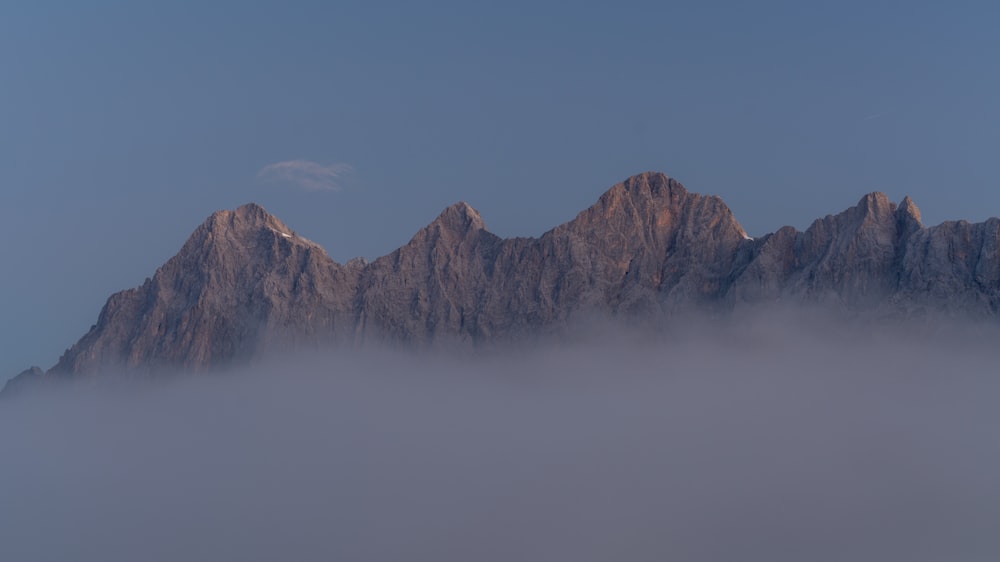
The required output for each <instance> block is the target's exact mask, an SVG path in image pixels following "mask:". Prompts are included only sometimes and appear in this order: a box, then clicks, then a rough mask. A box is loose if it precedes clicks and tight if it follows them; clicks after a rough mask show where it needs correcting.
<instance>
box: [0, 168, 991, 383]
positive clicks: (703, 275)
mask: <svg viewBox="0 0 1000 562" xmlns="http://www.w3.org/2000/svg"><path fill="white" fill-rule="evenodd" d="M776 302H783V303H791V304H793V305H797V304H812V305H821V306H832V307H835V308H836V309H838V310H845V311H852V312H856V313H864V314H876V315H879V314H885V315H904V316H915V315H920V314H925V313H927V312H929V311H947V312H949V313H952V314H958V313H961V314H971V315H974V316H980V317H983V316H996V315H997V314H998V311H1000V219H990V220H989V221H986V222H985V223H980V224H969V223H967V222H964V221H959V222H948V223H944V224H941V225H939V226H935V227H930V228H926V227H924V226H923V224H922V223H921V218H920V211H919V209H917V207H916V205H915V204H914V203H913V201H912V200H910V198H908V197H907V198H905V199H904V200H903V201H902V202H901V203H900V204H899V205H898V206H897V205H895V204H893V203H892V202H890V201H889V200H888V198H887V197H886V196H885V195H884V194H881V193H872V194H869V195H866V196H865V197H863V198H862V199H861V200H860V201H859V202H858V204H857V205H855V206H854V207H851V208H850V209H847V210H846V211H844V212H842V213H839V214H836V215H829V216H826V217H824V218H822V219H819V220H817V221H815V222H814V223H813V224H812V225H811V226H810V227H809V228H808V229H806V230H805V231H804V232H800V231H797V230H796V229H794V228H792V227H784V228H782V229H780V230H778V231H777V232H775V233H773V234H769V235H766V236H763V237H760V238H758V239H756V240H754V239H751V238H750V237H748V236H747V235H746V233H745V232H744V230H743V228H742V227H741V226H740V224H739V222H737V220H736V218H735V217H734V216H733V214H732V212H731V211H730V210H729V208H728V207H726V205H725V203H723V202H722V200H721V199H719V198H718V197H713V196H703V195H698V194H694V193H690V192H688V191H687V190H686V189H685V188H684V187H683V186H682V185H681V184H680V183H678V182H677V181H675V180H673V179H671V178H668V177H667V176H665V175H663V174H659V173H645V174H640V175H637V176H634V177H632V178H629V179H627V180H626V181H624V182H623V183H621V184H618V185H616V186H614V187H612V188H611V189H610V190H609V191H607V192H606V193H605V194H604V195H602V196H601V198H600V199H599V200H598V201H597V203H596V204H594V205H593V206H592V207H590V208H588V209H586V210H584V211H583V212H581V213H580V214H579V215H578V216H577V217H576V218H575V219H573V220H571V221H569V222H567V223H565V224H563V225H560V226H558V227H556V228H554V229H552V230H550V231H549V232H546V233H545V234H543V235H542V236H541V237H539V238H512V239H501V238H499V237H497V236H496V235H494V234H492V233H490V232H489V231H488V230H487V228H486V225H485V223H484V222H483V219H482V217H480V215H479V213H478V212H477V211H476V210H475V209H473V208H472V207H470V206H469V205H468V204H466V203H457V204H455V205H452V206H451V207H448V208H447V209H445V210H444V211H443V212H442V213H441V215H440V216H439V217H438V218H437V219H435V220H434V221H433V222H431V223H430V224H429V225H428V226H427V227H425V228H423V229H422V230H420V232H418V233H417V234H416V235H415V236H414V237H413V238H412V239H411V240H410V241H409V242H408V243H407V244H406V245H405V246H403V247H401V248H399V249H398V250H396V251H394V252H392V253H391V254H389V255H387V256H384V257H381V258H378V259H376V260H374V261H373V262H371V263H368V262H367V261H365V260H364V259H354V260H351V261H349V262H347V263H346V264H343V265H342V264H338V263H336V262H334V261H333V260H332V259H330V257H329V256H328V255H327V254H326V252H325V251H323V249H322V248H320V247H319V246H317V245H316V244H314V243H312V242H310V241H308V240H306V239H305V238H302V237H301V236H299V235H298V234H296V233H295V232H294V231H292V230H291V229H289V228H288V227H287V226H286V225H285V224H284V223H282V222H281V221H280V220H278V219H277V218H275V217H273V216H271V215H269V214H268V213H267V212H266V211H265V210H264V209H263V208H261V207H260V206H258V205H255V204H249V205H244V206H243V207H240V208H238V209H236V210H235V211H220V212H217V213H214V214H213V215H212V216H210V217H209V218H208V220H206V221H205V223H204V224H202V225H201V226H200V227H199V228H198V229H197V230H196V231H195V232H194V233H193V234H192V236H191V237H190V239H189V240H188V241H187V242H186V243H185V244H184V247H183V248H181V251H180V252H179V253H178V254H177V255H176V256H175V257H173V258H172V259H170V260H169V261H168V262H167V263H166V264H164V265H163V266H162V267H161V268H160V269H159V270H157V272H156V273H155V274H154V275H153V277H151V278H150V279H147V280H146V282H145V283H144V284H143V285H142V286H140V287H137V288H135V289H129V290H127V291H122V292H120V293H118V294H115V295H113V296H112V297H111V298H110V299H109V300H108V302H107V304H106V305H105V306H104V309H103V310H102V312H101V314H100V317H99V319H98V322H97V324H96V325H95V326H93V327H92V328H91V330H90V331H89V332H88V333H87V334H86V335H85V336H84V337H83V338H82V339H81V340H80V341H79V342H77V343H76V344H75V345H74V346H73V347H71V348H70V349H69V350H68V351H66V353H65V354H64V355H63V356H62V358H60V360H59V362H58V363H57V364H56V365H55V367H53V368H52V369H50V370H49V371H48V372H47V373H43V372H42V371H41V370H33V371H26V372H25V373H22V375H19V376H18V377H17V378H15V379H14V380H13V381H11V383H10V384H9V385H8V389H10V388H16V387H19V386H21V385H23V384H26V382H25V381H30V380H37V379H46V378H52V377H55V376H56V375H66V376H73V377H79V376H85V375H89V374H94V373H97V372H99V371H102V370H114V371H117V372H136V371H143V372H149V371H155V370H158V369H183V370H188V371H198V370H202V369H206V368H211V367H217V366H221V365H225V364H229V363H232V362H234V361H241V360H247V359H250V358H252V357H254V356H255V355H258V354H260V353H262V352H265V351H268V350H272V349H278V348H287V347H289V346H310V347H314V346H329V345H348V346H354V345H364V344H366V343H369V342H372V341H377V342H382V343H385V342H392V343H396V344H400V345H406V346H414V347H433V346H438V345H451V344H455V343H458V344H461V345H471V346H476V345H480V344H482V343H486V342H492V341H498V340H504V339H517V338H523V337H530V336H532V335H534V334H537V333H539V332H551V331H559V330H562V329H564V328H566V327H568V326H570V325H572V324H573V323H574V322H575V321H576V319H578V318H592V317H594V316H598V317H627V318H643V319H652V320H657V319H665V318H670V317H672V316H674V315H676V314H680V313H685V312H693V311H697V312H699V313H707V314H716V315H718V314H725V313H727V312H730V311H732V310H734V309H740V308H743V307H750V306H770V305H772V304H773V303H776Z"/></svg>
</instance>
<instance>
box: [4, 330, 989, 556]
mask: <svg viewBox="0 0 1000 562" xmlns="http://www.w3.org/2000/svg"><path fill="white" fill-rule="evenodd" d="M938 326H939V327H940V328H939V329H937V331H934V332H926V331H923V330H922V329H921V330H915V331H911V332H908V331H907V330H906V329H905V328H901V327H897V329H892V330H882V329H878V328H874V329H870V330H860V331H859V330H858V329H856V328H854V324H852V323H844V324H839V320H837V319H834V318H831V317H824V316H822V315H819V314H809V315H806V316H805V317H803V316H802V315H799V314H797V313H796V312H790V313H788V314H784V313H783V314H779V315H777V316H770V315H756V314H755V315H746V316H744V317H742V318H741V319H740V321H739V322H738V323H736V322H731V323H728V324H727V325H726V326H725V327H723V326H720V325H713V324H712V323H702V324H697V323H692V324H690V325H689V329H687V330H677V331H673V332H670V333H669V334H661V335H660V336H658V337H656V338H651V337H650V336H649V333H648V332H645V331H643V332H642V333H643V334H644V336H640V335H639V334H635V333H630V332H629V331H628V330H627V329H626V328H622V327H621V326H619V325H610V326H601V325H592V326H589V327H587V329H585V330H583V333H581V334H579V335H577V336H575V337H574V338H571V339H572V341H567V340H566V339H560V340H559V341H558V343H556V342H551V341H550V342H545V343H543V344H540V345H538V346H537V347H535V348H534V349H532V350H530V351H524V350H523V349H524V348H518V349H521V350H522V351H521V352H520V353H517V354H512V353H499V352H498V353H495V354H478V355H475V356H465V357H462V356H461V355H459V354H454V353H452V354H439V353H432V352H427V351H423V352H411V351H400V350H395V351H392V350H387V349H382V348H371V349H368V350H356V351H355V352H353V353H351V354H344V353H336V354H323V353H296V354H280V355H275V356H272V357H269V358H266V359H262V360H261V361H259V362H257V363H255V364H254V365H253V366H251V367H243V368H236V369H231V370H228V371H226V372H224V373H220V374H217V375H216V376H211V377H204V376H183V375H181V374H180V373H177V376H165V377H155V378H152V379H148V380H145V382H143V383H141V384H138V383H136V379H135V374H134V373H125V374H122V376H121V377H114V376H113V375H111V374H108V376H107V377H104V378H100V379H94V378H90V379H88V378H86V377H83V378H75V379H73V380H74V382H73V383H70V384H64V385H54V386H51V387H49V388H48V389H47V390H46V391H40V392H35V393H31V394H25V395H23V396H22V397H20V399H18V400H13V401H7V402H5V403H4V404H3V407H0V458H2V459H3V460H2V462H0V482H3V483H4V485H3V486H0V505H2V506H3V508H2V509H0V544H2V545H3V552H4V558H5V559H11V560H19V561H27V562H30V561H36V560H77V561H82V562H87V561H91V560H93V561H101V562H113V561H126V560H128V561H131V560H149V561H170V560H188V561H208V560H220V559H222V560H247V561H255V560H260V561H265V560H298V561H304V562H308V561H312V560H317V561H318V560H355V561H385V560H409V561H425V560H426V561H428V562H431V561H433V562H441V561H464V560H481V561H498V562H500V561H508V560H525V561H550V560H575V561H581V562H585V561H595V562H596V561H605V560H629V561H636V562H639V561H646V560H648V561H657V562H659V561H662V560H687V561H717V560H743V561H747V562H757V561H760V562H785V561H787V562H800V561H802V560H810V561H813V562H834V561H843V560H851V561H858V562H884V561H886V560H907V561H910V562H938V561H940V560H962V561H992V560H996V559H997V555H998V554H1000V536H998V534H997V533H996V529H997V528H998V525H1000V480H998V479H997V478H996V474H998V473H1000V447H998V446H997V440H996V438H995V433H996V427H998V426H1000V410H998V409H997V408H996V396H998V395H1000V394H998V393H1000V379H998V378H997V377H996V368H995V366H996V364H997V359H998V356H997V354H998V352H997V350H996V347H995V345H994V344H993V342H995V341H996V336H997V334H996V332H995V330H993V329H991V328H988V327H985V326H982V325H979V326H976V327H970V325H969V324H965V323H963V324H960V325H956V326H950V327H949V326H946V325H945V324H944V323H942V324H938ZM963 326H964V328H963ZM963 330H964V331H963ZM112 379H114V380H117V381H119V382H118V383H115V384H112V383H110V382H107V381H110V380H112ZM88 380H89V381H91V382H89V383H88V382H86V381H88ZM95 380H101V381H104V383H103V384H95V383H94V382H93V381H95Z"/></svg>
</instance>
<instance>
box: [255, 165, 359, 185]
mask: <svg viewBox="0 0 1000 562" xmlns="http://www.w3.org/2000/svg"><path fill="white" fill-rule="evenodd" d="M353 171H354V169H353V168H351V166H350V165H349V164H342V163H335V164H318V163H316V162H311V161H309V160H287V161H284V162H275V163H274V164H269V165H267V166H265V167H264V168H263V169H261V170H260V171H259V172H257V177H258V178H260V179H262V180H265V181H269V182H274V183H280V184H284V185H288V186H292V187H296V188H298V189H303V190H306V191H340V190H341V189H342V188H343V184H342V180H343V178H344V176H346V175H347V174H349V173H351V172H353Z"/></svg>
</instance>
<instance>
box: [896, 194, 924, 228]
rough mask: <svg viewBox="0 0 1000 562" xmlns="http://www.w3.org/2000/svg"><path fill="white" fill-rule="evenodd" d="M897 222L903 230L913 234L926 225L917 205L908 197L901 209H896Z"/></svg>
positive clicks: (905, 198)
mask: <svg viewBox="0 0 1000 562" xmlns="http://www.w3.org/2000/svg"><path fill="white" fill-rule="evenodd" d="M896 221H898V222H899V224H900V226H902V227H903V228H902V230H903V231H904V232H906V233H910V232H913V231H915V230H920V229H921V228H923V226H924V224H923V222H922V221H921V217H920V209H918V208H917V204H916V203H914V202H913V199H910V196H909V195H907V196H906V197H904V198H903V201H902V202H901V203H900V204H899V208H898V209H896Z"/></svg>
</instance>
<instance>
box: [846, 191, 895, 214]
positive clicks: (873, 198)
mask: <svg viewBox="0 0 1000 562" xmlns="http://www.w3.org/2000/svg"><path fill="white" fill-rule="evenodd" d="M895 210H896V206H895V205H894V204H893V203H892V201H890V200H889V196H888V195H886V194H885V193H882V192H881V191H875V192H872V193H869V194H867V195H865V196H864V197H862V198H861V200H860V201H858V204H857V205H855V206H854V208H853V209H851V211H853V213H855V214H857V215H860V216H861V217H862V218H865V219H870V220H874V221H875V222H883V221H888V220H890V219H892V218H893V213H894V212H895Z"/></svg>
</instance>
